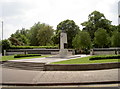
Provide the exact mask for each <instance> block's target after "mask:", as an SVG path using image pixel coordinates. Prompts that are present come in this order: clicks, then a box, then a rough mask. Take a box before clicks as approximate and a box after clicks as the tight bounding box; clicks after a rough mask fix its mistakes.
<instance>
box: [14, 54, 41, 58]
mask: <svg viewBox="0 0 120 89" xmlns="http://www.w3.org/2000/svg"><path fill="white" fill-rule="evenodd" d="M34 56H41V55H40V54H17V55H15V56H14V58H21V57H34Z"/></svg>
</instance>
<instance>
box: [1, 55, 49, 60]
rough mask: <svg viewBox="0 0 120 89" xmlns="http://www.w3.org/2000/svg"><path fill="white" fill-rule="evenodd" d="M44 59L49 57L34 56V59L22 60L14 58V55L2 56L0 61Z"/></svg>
mask: <svg viewBox="0 0 120 89" xmlns="http://www.w3.org/2000/svg"><path fill="white" fill-rule="evenodd" d="M42 57H49V55H41V56H34V57H22V58H14V55H12V56H2V57H1V60H0V61H7V60H19V59H32V58H42Z"/></svg>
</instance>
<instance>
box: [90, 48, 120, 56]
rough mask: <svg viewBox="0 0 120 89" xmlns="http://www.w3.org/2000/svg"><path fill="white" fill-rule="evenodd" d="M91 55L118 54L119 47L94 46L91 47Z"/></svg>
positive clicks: (119, 52) (119, 51)
mask: <svg viewBox="0 0 120 89" xmlns="http://www.w3.org/2000/svg"><path fill="white" fill-rule="evenodd" d="M90 54H91V55H115V54H120V48H94V49H91V52H90Z"/></svg>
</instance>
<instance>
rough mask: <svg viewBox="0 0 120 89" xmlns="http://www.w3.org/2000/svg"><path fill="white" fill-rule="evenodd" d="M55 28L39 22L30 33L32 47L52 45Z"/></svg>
mask: <svg viewBox="0 0 120 89" xmlns="http://www.w3.org/2000/svg"><path fill="white" fill-rule="evenodd" d="M53 32H54V30H53V28H52V26H49V25H47V24H44V23H42V24H41V23H40V22H38V23H37V24H35V25H34V26H32V27H31V29H30V31H29V39H30V43H31V44H30V45H32V46H39V45H41V46H45V45H48V44H51V43H52V41H51V39H52V36H53Z"/></svg>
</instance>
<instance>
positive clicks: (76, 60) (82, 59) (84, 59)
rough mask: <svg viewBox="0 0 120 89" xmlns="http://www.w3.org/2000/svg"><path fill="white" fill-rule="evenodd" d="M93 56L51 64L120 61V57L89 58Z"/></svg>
mask: <svg viewBox="0 0 120 89" xmlns="http://www.w3.org/2000/svg"><path fill="white" fill-rule="evenodd" d="M91 57H93V56H88V57H82V58H77V59H70V60H65V61H59V62H53V63H51V64H90V63H111V62H120V59H102V60H89V58H91Z"/></svg>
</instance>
